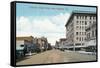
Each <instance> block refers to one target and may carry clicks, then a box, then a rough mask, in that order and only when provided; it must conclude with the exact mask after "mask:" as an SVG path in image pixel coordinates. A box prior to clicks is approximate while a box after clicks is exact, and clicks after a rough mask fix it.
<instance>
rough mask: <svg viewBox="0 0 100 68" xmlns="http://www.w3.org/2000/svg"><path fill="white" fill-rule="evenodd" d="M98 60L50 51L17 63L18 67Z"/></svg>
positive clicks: (76, 53) (80, 55)
mask: <svg viewBox="0 0 100 68" xmlns="http://www.w3.org/2000/svg"><path fill="white" fill-rule="evenodd" d="M93 60H96V56H95V55H85V54H80V53H78V52H72V51H65V52H63V51H60V50H55V49H53V50H49V51H45V52H42V53H39V54H36V55H32V56H28V57H25V59H24V60H22V61H19V62H17V65H28V64H45V63H61V62H78V61H93Z"/></svg>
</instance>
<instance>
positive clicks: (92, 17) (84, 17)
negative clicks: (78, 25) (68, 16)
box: [77, 16, 96, 20]
mask: <svg viewBox="0 0 100 68" xmlns="http://www.w3.org/2000/svg"><path fill="white" fill-rule="evenodd" d="M88 18H89V19H90V20H91V19H96V17H95V16H89V17H88ZM77 19H87V16H77Z"/></svg>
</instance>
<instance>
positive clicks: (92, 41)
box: [86, 20, 97, 52]
mask: <svg viewBox="0 0 100 68" xmlns="http://www.w3.org/2000/svg"><path fill="white" fill-rule="evenodd" d="M96 41H97V22H96V20H95V21H94V22H92V23H90V25H89V26H88V27H87V28H86V46H87V48H86V51H89V52H96V50H97V49H96V45H97V44H96Z"/></svg>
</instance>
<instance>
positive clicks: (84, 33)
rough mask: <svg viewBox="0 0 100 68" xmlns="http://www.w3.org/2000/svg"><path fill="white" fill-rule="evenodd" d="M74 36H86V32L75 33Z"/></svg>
mask: <svg viewBox="0 0 100 68" xmlns="http://www.w3.org/2000/svg"><path fill="white" fill-rule="evenodd" d="M76 35H86V32H76Z"/></svg>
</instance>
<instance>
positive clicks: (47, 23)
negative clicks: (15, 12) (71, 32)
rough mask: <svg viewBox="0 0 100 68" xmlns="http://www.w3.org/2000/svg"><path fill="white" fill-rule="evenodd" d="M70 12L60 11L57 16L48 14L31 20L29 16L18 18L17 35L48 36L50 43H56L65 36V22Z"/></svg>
mask: <svg viewBox="0 0 100 68" xmlns="http://www.w3.org/2000/svg"><path fill="white" fill-rule="evenodd" d="M68 18H69V14H68V13H65V14H62V13H60V14H59V15H56V16H48V17H47V16H46V17H43V18H42V19H41V17H40V19H39V18H38V19H35V18H33V20H30V18H29V17H24V16H22V17H19V18H18V19H17V36H19V35H20V36H23V35H24V36H26V35H33V36H35V37H41V36H46V37H47V38H48V41H49V43H51V44H53V45H54V44H55V41H56V40H58V39H59V38H62V37H65V33H66V32H65V24H66V22H67V20H68Z"/></svg>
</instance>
